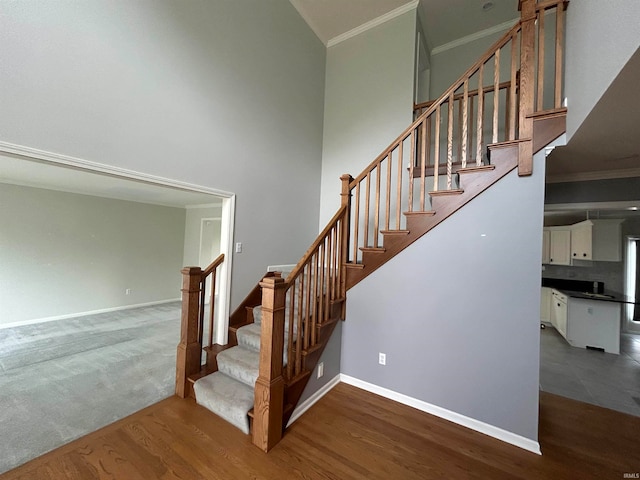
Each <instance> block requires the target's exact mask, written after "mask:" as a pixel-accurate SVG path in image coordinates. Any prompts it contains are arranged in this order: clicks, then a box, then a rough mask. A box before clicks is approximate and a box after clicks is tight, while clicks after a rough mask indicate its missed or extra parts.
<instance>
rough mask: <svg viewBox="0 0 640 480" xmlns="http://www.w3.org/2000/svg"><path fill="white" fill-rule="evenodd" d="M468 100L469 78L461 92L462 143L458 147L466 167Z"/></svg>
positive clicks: (463, 165) (463, 164) (461, 159)
mask: <svg viewBox="0 0 640 480" xmlns="http://www.w3.org/2000/svg"><path fill="white" fill-rule="evenodd" d="M468 101H469V79H466V80H465V81H464V90H463V92H462V115H461V122H462V142H461V143H462V145H461V148H460V161H461V162H462V168H467V135H468V133H467V124H468V122H469V119H468V118H467V110H468V108H467V102H468Z"/></svg>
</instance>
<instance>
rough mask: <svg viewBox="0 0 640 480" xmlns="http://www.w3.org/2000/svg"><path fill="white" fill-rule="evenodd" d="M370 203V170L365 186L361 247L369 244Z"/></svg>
mask: <svg viewBox="0 0 640 480" xmlns="http://www.w3.org/2000/svg"><path fill="white" fill-rule="evenodd" d="M370 203H371V172H367V187H366V193H365V204H364V242H363V247H368V246H369V204H370Z"/></svg>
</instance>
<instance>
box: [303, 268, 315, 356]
mask: <svg viewBox="0 0 640 480" xmlns="http://www.w3.org/2000/svg"><path fill="white" fill-rule="evenodd" d="M315 258H316V257H315V255H314V256H313V257H311V261H310V262H309V263H308V264H307V265H306V266H305V269H304V272H303V275H306V278H305V282H304V283H305V285H306V287H307V288H306V289H305V292H304V303H305V307H304V309H303V313H302V315H303V317H302V318H303V321H304V329H303V330H304V348H305V350H306V349H307V348H309V340H310V336H309V334H310V332H309V329H310V328H311V327H310V325H309V323H310V321H311V315H312V311H313V307H312V306H311V284H312V282H313V278H312V273H313V261H314V259H315Z"/></svg>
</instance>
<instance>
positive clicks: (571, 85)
mask: <svg viewBox="0 0 640 480" xmlns="http://www.w3.org/2000/svg"><path fill="white" fill-rule="evenodd" d="M639 19H640V2H638V0H580V1H579V2H571V3H570V4H569V8H568V9H567V36H566V38H567V41H566V60H565V65H566V70H565V85H566V86H565V92H566V97H567V98H568V99H569V111H568V113H567V141H569V140H570V139H571V137H572V136H573V134H574V133H575V132H576V130H577V129H578V128H579V127H580V125H581V124H582V122H583V121H584V119H585V118H586V117H587V115H588V114H589V112H591V110H592V109H593V107H594V106H595V104H596V102H597V101H598V100H599V99H600V97H601V96H602V94H603V93H604V92H605V90H606V89H607V87H608V86H609V85H610V84H611V82H612V81H613V80H614V79H615V78H616V76H617V75H618V73H619V72H620V70H622V67H624V65H625V64H626V63H627V61H628V60H629V58H631V56H632V55H633V53H634V52H635V51H636V50H637V49H638V47H639V46H640V21H639Z"/></svg>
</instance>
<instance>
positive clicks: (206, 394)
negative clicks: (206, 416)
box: [193, 372, 254, 434]
mask: <svg viewBox="0 0 640 480" xmlns="http://www.w3.org/2000/svg"><path fill="white" fill-rule="evenodd" d="M193 390H194V392H195V394H196V402H197V403H198V405H202V406H203V407H205V408H207V409H209V410H211V411H212V412H213V413H215V414H216V415H218V416H220V417H222V418H223V419H225V420H226V421H227V422H229V423H231V424H232V425H234V426H236V427H238V428H239V429H240V430H242V431H243V432H244V433H246V434H248V433H249V417H248V416H247V413H248V412H249V410H251V409H252V408H253V399H254V393H253V387H249V386H247V385H245V384H244V383H242V382H238V381H237V380H234V379H233V378H231V377H229V376H227V375H225V374H223V373H222V372H215V373H212V374H211V375H207V376H206V377H203V378H201V379H199V380H198V381H197V382H196V383H195V384H194V385H193Z"/></svg>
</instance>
